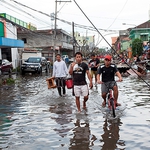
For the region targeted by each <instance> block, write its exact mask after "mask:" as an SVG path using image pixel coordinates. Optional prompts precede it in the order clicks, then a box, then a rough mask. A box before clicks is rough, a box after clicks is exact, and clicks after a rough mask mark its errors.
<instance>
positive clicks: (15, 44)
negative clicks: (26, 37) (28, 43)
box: [0, 37, 24, 48]
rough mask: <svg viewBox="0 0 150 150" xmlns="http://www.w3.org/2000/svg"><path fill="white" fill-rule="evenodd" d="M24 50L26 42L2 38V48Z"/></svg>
mask: <svg viewBox="0 0 150 150" xmlns="http://www.w3.org/2000/svg"><path fill="white" fill-rule="evenodd" d="M7 47H10V48H23V47H24V42H23V41H22V40H16V39H10V38H4V37H0V48H7Z"/></svg>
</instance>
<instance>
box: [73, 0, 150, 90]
mask: <svg viewBox="0 0 150 150" xmlns="http://www.w3.org/2000/svg"><path fill="white" fill-rule="evenodd" d="M74 2H75V4H76V5H77V7H78V8H79V9H80V11H81V12H82V13H83V15H84V16H85V17H86V18H87V20H88V21H89V22H90V23H91V24H92V26H93V27H94V28H95V30H96V31H97V32H98V33H99V34H100V35H101V37H102V38H103V39H104V40H105V42H106V43H107V44H108V45H109V46H110V48H111V49H112V50H113V51H114V52H115V53H116V54H117V56H118V57H120V55H119V54H118V53H117V52H116V50H115V49H114V48H113V47H112V46H111V45H110V44H109V42H108V41H107V40H106V39H105V37H104V36H103V35H102V34H101V33H100V31H99V30H98V29H97V28H96V26H95V25H94V24H93V23H92V21H91V20H90V19H89V18H88V16H87V15H86V14H85V13H84V11H83V10H82V9H81V7H80V6H79V5H78V3H77V2H76V0H74ZM120 58H121V57H120ZM125 63H126V64H127V65H128V67H129V68H130V69H132V71H133V72H134V73H135V74H137V73H136V72H135V70H134V69H133V68H132V67H131V66H130V65H129V64H128V63H127V62H126V61H125ZM137 76H138V77H139V78H140V79H141V80H142V81H143V82H145V84H147V86H148V87H149V89H150V85H149V83H148V82H146V81H145V80H144V79H143V78H142V77H141V76H139V75H138V74H137Z"/></svg>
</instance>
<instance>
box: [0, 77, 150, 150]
mask: <svg viewBox="0 0 150 150" xmlns="http://www.w3.org/2000/svg"><path fill="white" fill-rule="evenodd" d="M48 77H49V76H45V75H43V76H37V75H26V76H23V77H22V76H17V77H16V79H17V80H16V84H15V85H13V86H10V87H7V88H6V87H5V86H3V88H0V149H2V150H114V149H117V150H125V149H126V150H131V149H134V150H141V149H142V150H149V149H150V144H149V143H150V139H149V135H150V90H149V89H148V87H147V85H146V84H145V83H144V82H143V81H142V80H140V79H138V78H135V77H127V78H123V80H124V81H123V82H121V83H118V86H119V91H120V93H119V102H120V103H121V104H122V106H124V107H125V110H124V109H122V110H120V112H119V115H118V117H117V118H116V119H109V118H107V117H106V115H105V114H104V113H103V111H102V108H101V103H102V98H101V95H100V93H101V92H100V85H98V89H96V88H95V87H94V88H93V89H92V90H90V96H89V100H88V102H87V110H86V111H82V113H81V114H79V113H77V111H76V105H75V98H74V97H73V96H72V90H71V89H67V96H66V97H59V95H58V93H57V90H56V89H48V88H47V83H46V78H48ZM144 79H145V80H146V82H148V83H149V82H150V76H148V77H146V78H144ZM81 102H82V101H81ZM81 104H82V103H81Z"/></svg>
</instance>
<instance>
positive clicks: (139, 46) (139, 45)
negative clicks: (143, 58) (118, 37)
mask: <svg viewBox="0 0 150 150" xmlns="http://www.w3.org/2000/svg"><path fill="white" fill-rule="evenodd" d="M142 51H143V41H142V40H141V39H135V40H133V42H132V55H133V56H134V55H139V56H140V55H141V54H142Z"/></svg>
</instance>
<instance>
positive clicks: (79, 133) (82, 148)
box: [69, 114, 90, 150]
mask: <svg viewBox="0 0 150 150" xmlns="http://www.w3.org/2000/svg"><path fill="white" fill-rule="evenodd" d="M81 115H82V114H81ZM80 117H81V116H80V114H79V116H78V117H76V122H75V123H74V125H75V128H74V129H73V138H71V139H70V147H69V150H78V149H79V150H90V148H89V146H90V123H89V120H88V119H87V118H86V117H85V118H84V119H81V118H80Z"/></svg>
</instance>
